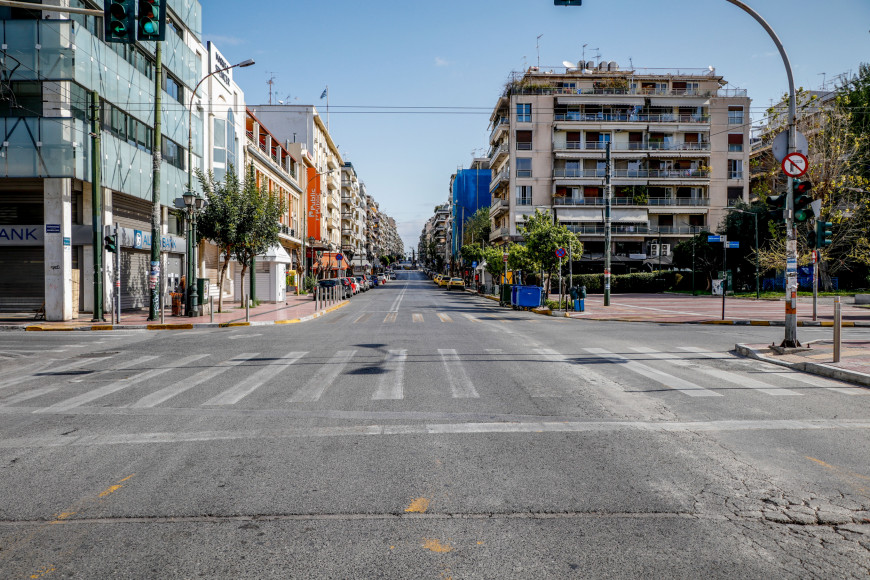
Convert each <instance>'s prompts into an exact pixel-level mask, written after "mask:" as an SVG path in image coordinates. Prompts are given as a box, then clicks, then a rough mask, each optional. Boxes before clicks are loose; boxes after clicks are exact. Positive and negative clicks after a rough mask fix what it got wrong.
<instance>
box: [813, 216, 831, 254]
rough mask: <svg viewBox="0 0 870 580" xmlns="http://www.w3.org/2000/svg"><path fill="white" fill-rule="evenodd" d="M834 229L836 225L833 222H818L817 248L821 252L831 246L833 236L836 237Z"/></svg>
mask: <svg viewBox="0 0 870 580" xmlns="http://www.w3.org/2000/svg"><path fill="white" fill-rule="evenodd" d="M832 227H834V224H832V223H831V222H823V221H817V222H816V248H817V249H819V250H821V249H822V248H826V247H828V246H830V245H831V236H833V235H834V232H832V231H831V228H832Z"/></svg>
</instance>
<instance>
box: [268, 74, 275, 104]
mask: <svg viewBox="0 0 870 580" xmlns="http://www.w3.org/2000/svg"><path fill="white" fill-rule="evenodd" d="M266 74H267V75H271V76H270V77H269V80H268V81H266V84H267V85H269V104H270V105H271V104H272V87H273V86H274V85H275V78H276V77H275V73H274V72H270V71H266Z"/></svg>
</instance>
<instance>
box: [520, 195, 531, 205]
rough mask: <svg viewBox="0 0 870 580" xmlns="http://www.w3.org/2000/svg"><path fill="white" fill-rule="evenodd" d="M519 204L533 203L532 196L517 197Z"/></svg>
mask: <svg viewBox="0 0 870 580" xmlns="http://www.w3.org/2000/svg"><path fill="white" fill-rule="evenodd" d="M517 205H525V206H529V205H532V198H531V197H518V198H517Z"/></svg>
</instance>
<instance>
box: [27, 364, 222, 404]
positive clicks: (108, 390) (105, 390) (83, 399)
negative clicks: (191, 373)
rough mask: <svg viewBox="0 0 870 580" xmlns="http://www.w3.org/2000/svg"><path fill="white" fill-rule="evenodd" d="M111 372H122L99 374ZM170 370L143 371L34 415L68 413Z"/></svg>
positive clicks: (166, 368) (126, 365)
mask: <svg viewBox="0 0 870 580" xmlns="http://www.w3.org/2000/svg"><path fill="white" fill-rule="evenodd" d="M203 356H206V355H195V356H194V357H188V358H192V359H194V360H195V359H197V358H202V357H203ZM156 358H157V357H156V356H140V357H139V358H136V359H133V360H131V361H129V362H126V363H124V365H123V366H124V367H126V368H132V367H135V366H136V365H139V364H142V363H146V362H148V361H152V360H154V359H156ZM185 361H186V359H182V360H180V361H178V362H179V363H180V365H181V366H183V365H184V364H187V362H190V361H186V362H185ZM113 370H122V369H110V370H105V371H100V372H111V371H113ZM134 370H135V369H134ZM171 370H172V367H164V368H158V369H151V370H150V371H145V372H142V373H139V374H138V375H135V376H133V377H130V378H126V379H123V380H120V381H115V382H113V383H109V384H108V385H104V386H102V387H99V388H97V389H94V390H92V391H88V392H87V393H82V394H81V395H77V396H75V397H72V398H69V399H66V400H64V401H60V402H59V403H55V404H54V405H49V406H48V407H45V408H42V409H37V410H36V411H34V413H62V412H63V411H68V410H70V409H73V408H75V407H81V406H82V405H84V404H86V403H90V402H92V401H96V400H97V399H100V398H102V397H105V396H106V395H110V394H112V393H114V392H117V391H120V390H122V389H126V388H127V387H131V386H133V385H135V384H137V383H140V382H142V381H145V380H148V379H151V378H153V377H156V376H158V375H161V374H163V373H165V372H168V371H171Z"/></svg>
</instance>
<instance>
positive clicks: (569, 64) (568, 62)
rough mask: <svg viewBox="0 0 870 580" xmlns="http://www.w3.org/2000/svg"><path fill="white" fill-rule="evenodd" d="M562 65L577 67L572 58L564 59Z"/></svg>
mask: <svg viewBox="0 0 870 580" xmlns="http://www.w3.org/2000/svg"><path fill="white" fill-rule="evenodd" d="M562 66H564V67H565V68H575V65H574V63H573V62H571V61H570V60H563V61H562Z"/></svg>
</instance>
